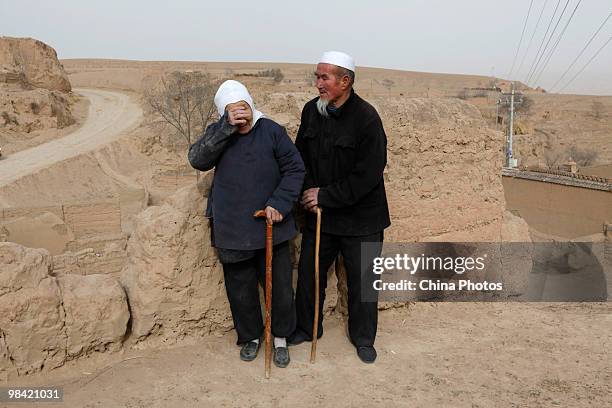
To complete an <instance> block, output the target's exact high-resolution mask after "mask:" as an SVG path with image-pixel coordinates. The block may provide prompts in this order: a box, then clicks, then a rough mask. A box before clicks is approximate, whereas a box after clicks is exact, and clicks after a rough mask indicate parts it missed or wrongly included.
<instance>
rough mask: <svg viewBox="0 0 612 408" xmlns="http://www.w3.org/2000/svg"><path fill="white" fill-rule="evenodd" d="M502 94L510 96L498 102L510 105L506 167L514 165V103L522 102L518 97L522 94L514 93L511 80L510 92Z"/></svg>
mask: <svg viewBox="0 0 612 408" xmlns="http://www.w3.org/2000/svg"><path fill="white" fill-rule="evenodd" d="M502 95H505V96H510V98H506V99H505V100H500V103H504V104H507V105H509V106H510V114H509V116H510V117H509V120H508V136H507V137H506V167H516V159H515V158H514V155H513V152H512V136H513V131H514V105H515V104H520V103H521V102H523V100H522V99H521V98H520V96H522V93H520V92H519V93H516V92H515V91H514V82H512V85H511V90H510V93H502ZM515 96H518V97H519V98H516V99H515ZM517 99H518V100H517Z"/></svg>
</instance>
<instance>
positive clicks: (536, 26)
mask: <svg viewBox="0 0 612 408" xmlns="http://www.w3.org/2000/svg"><path fill="white" fill-rule="evenodd" d="M547 3H548V0H545V1H544V5H543V6H542V10H540V16H539V17H538V21H537V22H536V25H535V28H534V29H533V33H532V34H531V38H530V39H529V44H528V45H527V49H526V50H525V53H524V54H523V59H521V64H520V65H519V67H518V69H517V70H516V72H517V73H518V72H521V68H522V67H523V63H524V62H525V57H526V56H527V54H528V53H529V49H530V48H531V43H532V41H533V37H534V36H535V33H536V31H538V25H540V20H541V19H542V14H544V9H545V8H546V4H547Z"/></svg>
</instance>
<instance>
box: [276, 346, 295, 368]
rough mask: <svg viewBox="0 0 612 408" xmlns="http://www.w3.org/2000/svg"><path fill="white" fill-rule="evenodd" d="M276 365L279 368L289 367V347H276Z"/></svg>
mask: <svg viewBox="0 0 612 408" xmlns="http://www.w3.org/2000/svg"><path fill="white" fill-rule="evenodd" d="M273 360H274V365H275V366H277V367H278V368H285V367H287V366H288V365H289V361H291V359H290V358H289V349H288V348H287V347H274V358H273Z"/></svg>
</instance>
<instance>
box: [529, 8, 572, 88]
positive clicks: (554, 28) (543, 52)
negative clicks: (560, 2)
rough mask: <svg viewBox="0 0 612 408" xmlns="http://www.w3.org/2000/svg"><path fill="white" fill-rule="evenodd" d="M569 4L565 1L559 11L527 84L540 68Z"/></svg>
mask: <svg viewBox="0 0 612 408" xmlns="http://www.w3.org/2000/svg"><path fill="white" fill-rule="evenodd" d="M569 2H570V0H567V1H566V2H565V6H563V10H561V14H559V18H558V19H557V22H556V23H555V26H554V27H553V30H552V31H551V33H550V37H548V41H546V45H545V46H544V49H542V54H541V55H540V57H539V58H538V62H536V64H535V66H534V67H533V71H532V72H531V74H530V75H529V78H527V83H529V82H530V81H531V77H532V76H533V75H534V74H535V73H536V71H537V70H538V68H539V66H540V61H542V57H543V56H544V54H546V50H547V49H548V44H550V40H552V38H553V36H554V35H555V31H557V27H558V26H559V23H560V22H561V18H562V17H563V14H565V9H566V8H567V5H568V4H569Z"/></svg>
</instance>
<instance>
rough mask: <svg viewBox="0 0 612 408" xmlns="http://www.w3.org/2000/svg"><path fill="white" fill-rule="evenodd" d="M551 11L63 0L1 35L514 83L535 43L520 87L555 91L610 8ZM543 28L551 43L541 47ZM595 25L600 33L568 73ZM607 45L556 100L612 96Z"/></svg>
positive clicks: (178, 57) (103, 49) (159, 54)
mask: <svg viewBox="0 0 612 408" xmlns="http://www.w3.org/2000/svg"><path fill="white" fill-rule="evenodd" d="M555 3H556V2H547V4H546V5H543V3H542V2H532V3H530V1H527V0H522V1H519V2H515V3H512V4H508V5H507V7H505V8H504V9H503V10H504V12H503V16H502V15H501V14H500V7H499V3H496V2H487V1H484V0H471V1H469V2H461V3H453V2H448V1H441V0H438V1H431V2H421V1H416V0H413V1H410V2H398V1H391V2H386V3H385V4H384V5H377V4H367V3H366V4H359V3H348V2H346V1H340V2H334V3H332V4H327V5H326V6H325V7H324V8H320V9H316V10H315V9H312V8H310V7H306V6H304V5H300V4H291V5H287V4H283V3H280V2H278V1H271V2H266V3H265V4H259V5H258V6H257V7H256V8H255V7H253V6H252V5H251V4H250V3H246V2H241V1H237V2H233V3H232V4H231V5H229V4H200V3H197V2H195V1H184V2H181V4H180V5H175V6H173V7H166V6H165V5H164V4H162V3H157V2H146V3H145V2H141V1H133V2H130V3H129V4H122V3H120V2H117V1H109V2H106V3H104V4H87V5H83V4H80V3H79V2H75V1H71V0H64V1H60V2H56V3H54V4H53V6H52V7H51V6H47V5H45V4H42V5H41V4H34V3H33V2H28V1H24V2H19V3H16V2H15V3H12V4H7V5H6V6H5V7H4V9H3V14H2V16H0V26H1V27H2V28H3V29H2V31H1V32H0V35H10V36H17V37H34V38H37V39H40V40H42V41H44V42H46V43H48V44H50V45H51V46H53V47H54V48H55V49H56V50H57V52H58V56H59V58H61V59H67V58H70V59H72V58H103V59H108V58H110V59H129V60H137V61H138V60H141V61H211V62H242V61H261V62H267V63H272V62H277V61H283V62H287V63H314V62H316V60H317V58H318V57H319V56H320V54H321V53H322V52H323V51H325V50H329V49H339V50H343V51H345V52H347V53H349V54H351V55H352V56H353V57H354V58H355V61H356V63H357V65H358V66H364V67H380V68H383V69H396V70H403V71H413V72H428V73H457V74H465V75H480V76H488V77H491V76H495V77H497V78H503V79H512V80H517V81H521V82H526V78H527V77H528V76H529V72H530V68H531V67H532V66H533V63H534V62H535V60H536V58H535V57H536V56H537V54H536V51H537V50H538V48H539V46H540V45H543V44H548V45H549V47H548V48H549V49H551V50H554V51H553V52H552V53H551V54H550V58H548V54H547V55H546V56H545V57H544V58H543V61H542V64H541V66H542V67H543V68H544V69H543V70H542V73H541V74H537V75H534V78H533V79H531V81H530V83H529V85H530V86H532V87H536V86H541V87H543V88H544V89H547V90H549V89H550V88H551V86H552V85H553V84H555V83H556V82H557V80H558V79H562V81H561V82H560V84H559V85H558V87H557V89H553V91H554V92H557V91H559V89H560V88H561V87H562V86H563V84H564V83H565V82H566V81H569V80H570V79H571V78H572V77H573V76H574V74H575V73H578V72H579V71H580V70H581V68H582V67H583V65H584V64H585V63H586V62H587V61H588V60H589V59H590V58H591V57H592V56H593V55H594V54H595V53H596V51H597V50H598V49H599V48H600V47H602V46H604V45H605V42H606V40H607V39H608V37H609V36H610V30H611V26H612V20H605V17H606V16H607V15H608V13H610V11H611V10H610V6H609V4H608V2H606V1H603V0H594V1H590V2H580V3H577V1H576V0H570V1H569V2H568V3H567V4H566V2H561V4H560V5H559V7H558V9H557V10H555ZM564 6H566V7H565V8H564ZM562 9H563V10H564V12H563V13H561V10H562ZM574 9H575V13H572V12H573V11H574ZM237 10H238V11H239V12H237ZM240 11H241V12H240ZM553 11H554V12H553ZM570 16H571V18H570ZM526 17H528V18H526ZM549 22H550V23H551V24H550V32H553V33H554V36H550V35H549V37H548V39H547V38H546V35H545V32H546V28H547V26H548V25H549ZM602 23H604V24H603V25H602ZM600 25H601V26H602V27H601V28H602V29H601V32H599V33H598V35H596V36H595V38H594V40H593V41H592V43H591V44H590V45H589V46H588V47H587V48H586V51H585V52H584V54H583V55H582V56H581V57H580V58H579V59H578V61H577V62H576V64H575V65H574V66H571V63H572V61H573V60H574V58H575V57H576V56H577V55H579V53H580V51H581V50H582V48H583V47H584V45H585V44H586V43H587V42H588V41H589V39H590V38H591V36H592V35H593V34H594V33H595V32H596V31H597V29H598V27H600ZM553 28H556V29H553ZM557 39H559V42H558V46H554V45H556V43H557ZM543 48H544V49H546V47H543ZM611 49H612V46H610V45H609V44H608V45H607V47H604V48H603V49H602V52H601V53H599V55H598V56H597V58H595V59H594V60H593V61H592V63H591V64H590V65H588V67H587V68H586V69H585V70H584V71H583V72H581V73H580V74H579V75H578V77H577V78H576V80H575V81H574V82H572V83H571V84H570V85H569V86H568V87H567V89H565V90H564V93H580V94H594V95H595V94H596V95H610V94H612V71H611V70H609V69H608V68H607V67H609V66H612V51H611ZM547 53H548V49H547ZM85 55H87V56H88V57H83V56H85ZM546 60H548V61H549V62H546V63H544V61H546ZM513 65H515V67H514V69H512V68H513ZM536 65H537V64H536ZM568 67H570V68H571V69H570V70H569V72H568V73H567V75H566V76H565V77H564V78H562V74H563V73H564V72H565V71H566V69H567V68H568ZM537 71H539V67H538V70H537Z"/></svg>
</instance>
